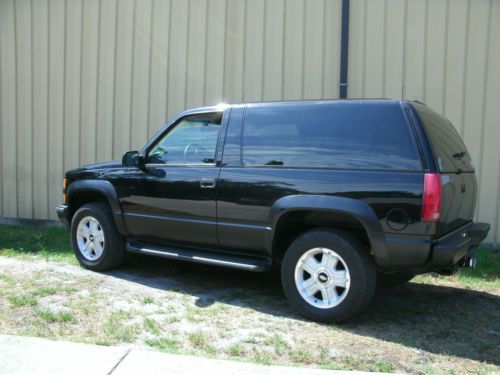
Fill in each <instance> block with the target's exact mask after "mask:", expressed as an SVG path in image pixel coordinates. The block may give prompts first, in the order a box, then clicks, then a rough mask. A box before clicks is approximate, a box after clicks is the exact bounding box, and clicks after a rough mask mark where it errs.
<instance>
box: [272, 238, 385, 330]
mask: <svg viewBox="0 0 500 375" xmlns="http://www.w3.org/2000/svg"><path fill="white" fill-rule="evenodd" d="M281 282H282V285H283V290H284V292H285V295H286V296H287V298H288V300H289V301H290V303H291V305H292V306H293V307H294V308H295V309H296V310H297V311H298V312H299V313H300V314H301V315H303V316H305V317H306V318H309V319H312V320H315V321H320V322H340V321H343V320H346V319H348V318H351V317H352V316H354V315H356V314H358V313H360V312H361V311H362V310H363V309H364V308H365V307H366V306H367V305H368V303H369V302H370V300H371V298H372V297H373V293H374V291H375V285H376V271H375V263H374V261H373V259H372V258H371V257H370V256H369V255H368V250H367V249H366V247H365V246H363V245H362V244H361V243H360V242H359V241H357V240H356V239H355V238H354V237H353V236H352V235H351V234H350V233H349V232H346V231H341V230H336V229H314V230H310V231H308V232H306V233H304V234H303V235H301V236H299V237H298V238H297V239H296V240H295V241H294V242H293V243H292V244H291V245H290V247H289V248H288V250H287V252H286V254H285V257H284V259H283V263H282V266H281Z"/></svg>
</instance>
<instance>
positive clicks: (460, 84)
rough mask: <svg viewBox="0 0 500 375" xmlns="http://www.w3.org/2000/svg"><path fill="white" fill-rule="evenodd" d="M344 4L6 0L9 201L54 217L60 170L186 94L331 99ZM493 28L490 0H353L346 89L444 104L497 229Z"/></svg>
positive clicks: (191, 97)
mask: <svg viewBox="0 0 500 375" xmlns="http://www.w3.org/2000/svg"><path fill="white" fill-rule="evenodd" d="M340 12H341V1H340V0H286V1H285V0H189V1H188V0H170V1H166V0H135V1H134V0H100V1H99V0H84V1H82V0H66V1H63V0H33V1H29V0H15V1H14V0H0V125H1V128H0V129H1V131H0V142H1V155H0V156H1V162H0V175H1V184H0V189H1V190H0V198H1V199H0V216H7V217H22V218H40V219H47V218H51V219H54V218H55V215H54V207H55V206H56V205H57V204H58V203H59V200H60V198H61V197H60V190H61V188H60V179H61V176H62V173H63V171H64V170H66V169H69V168H72V167H75V166H78V165H81V164H85V163H91V162H94V161H104V160H109V159H117V158H120V157H121V155H122V154H123V152H125V151H127V150H130V149H137V148H139V147H140V146H141V145H142V144H143V143H144V142H145V141H146V139H148V138H149V137H150V136H151V135H153V134H154V133H155V131H156V130H157V129H158V128H160V127H161V126H162V125H163V124H164V123H165V121H166V120H167V118H169V117H170V116H172V115H173V114H175V113H177V112H179V111H181V110H183V109H185V108H188V107H194V106H199V105H205V104H207V105H208V104H216V103H219V102H222V101H224V102H229V103H234V102H241V101H258V100H280V99H300V98H336V97H337V96H338V81H339V57H340V56H339V55H340V50H339V49H340ZM499 43H500V2H499V1H496V0H473V1H472V0H468V1H467V0H432V1H431V0H426V1H425V0H351V24H350V53H349V96H350V97H393V98H399V97H404V98H411V99H419V100H422V101H425V102H427V103H428V104H429V105H431V106H432V107H433V108H435V109H437V110H438V111H440V112H441V113H444V114H445V115H446V116H448V117H449V118H450V119H451V120H452V121H453V122H454V123H455V125H456V126H457V128H458V129H459V130H460V132H461V133H462V135H463V137H464V138H465V141H466V143H467V145H468V147H469V149H470V151H471V153H472V155H473V157H474V160H475V161H476V165H477V168H478V170H479V174H480V186H481V192H480V200H479V206H478V216H479V218H480V219H482V220H486V221H489V222H491V223H494V229H493V232H492V235H491V236H490V240H495V241H496V242H498V241H499V239H500V222H499V213H500V200H499V193H500V151H499V148H498V146H497V143H498V142H499V140H500V123H499V122H500V120H499V119H500V105H499V104H500V44H499ZM486 171H487V172H486Z"/></svg>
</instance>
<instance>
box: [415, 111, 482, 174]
mask: <svg viewBox="0 0 500 375" xmlns="http://www.w3.org/2000/svg"><path fill="white" fill-rule="evenodd" d="M412 106H413V108H415V110H416V111H417V113H418V116H419V117H420V121H422V123H423V125H424V127H425V130H426V132H427V136H428V137H429V140H430V142H431V146H432V148H433V150H434V154H435V155H436V158H437V163H438V167H439V171H440V172H456V171H457V170H462V171H464V172H472V171H474V167H473V166H472V160H471V159H470V156H469V153H468V152H467V149H466V148H465V144H464V142H463V141H462V138H460V135H459V134H458V132H457V131H456V130H455V127H454V126H453V124H452V123H451V122H450V121H448V120H447V119H446V118H444V117H443V116H440V115H439V114H437V113H436V112H434V111H433V110H432V109H430V108H429V107H427V106H425V105H422V104H419V103H412Z"/></svg>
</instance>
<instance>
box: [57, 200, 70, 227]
mask: <svg viewBox="0 0 500 375" xmlns="http://www.w3.org/2000/svg"><path fill="white" fill-rule="evenodd" d="M56 212H57V216H58V217H59V220H60V221H61V222H62V223H63V224H64V225H68V224H69V208H68V206H67V205H65V204H60V205H59V206H57V207H56Z"/></svg>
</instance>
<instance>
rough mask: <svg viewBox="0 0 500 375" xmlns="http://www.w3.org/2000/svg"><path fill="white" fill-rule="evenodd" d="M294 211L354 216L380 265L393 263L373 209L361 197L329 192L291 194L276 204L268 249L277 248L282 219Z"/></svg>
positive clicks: (270, 221)
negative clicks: (276, 241) (277, 234)
mask: <svg viewBox="0 0 500 375" xmlns="http://www.w3.org/2000/svg"><path fill="white" fill-rule="evenodd" d="M293 211H319V212H326V213H328V212H331V213H332V214H333V213H340V214H343V215H348V216H351V217H352V218H353V219H356V220H357V221H359V222H360V223H361V225H362V226H363V228H364V229H365V231H366V234H367V235H368V239H369V240H370V244H371V247H372V250H373V253H374V256H375V260H376V262H377V264H378V265H379V266H382V267H383V266H388V265H389V264H390V261H389V255H388V252H387V248H386V245H385V236H384V232H383V230H382V226H381V225H380V221H379V219H378V218H377V216H376V215H375V212H374V211H373V209H372V208H371V207H370V206H369V205H368V204H367V203H366V202H363V201H360V200H356V199H351V198H344V197H334V196H325V195H290V196H287V197H283V198H281V199H278V200H277V201H276V202H275V203H274V205H273V206H272V208H271V211H270V214H269V219H268V220H269V221H268V223H269V226H268V228H269V229H270V230H269V231H268V238H267V241H266V250H267V251H268V252H270V253H272V251H273V243H274V239H275V236H276V228H277V226H278V223H279V221H280V219H281V218H282V217H283V215H284V214H287V213H290V212H293Z"/></svg>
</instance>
